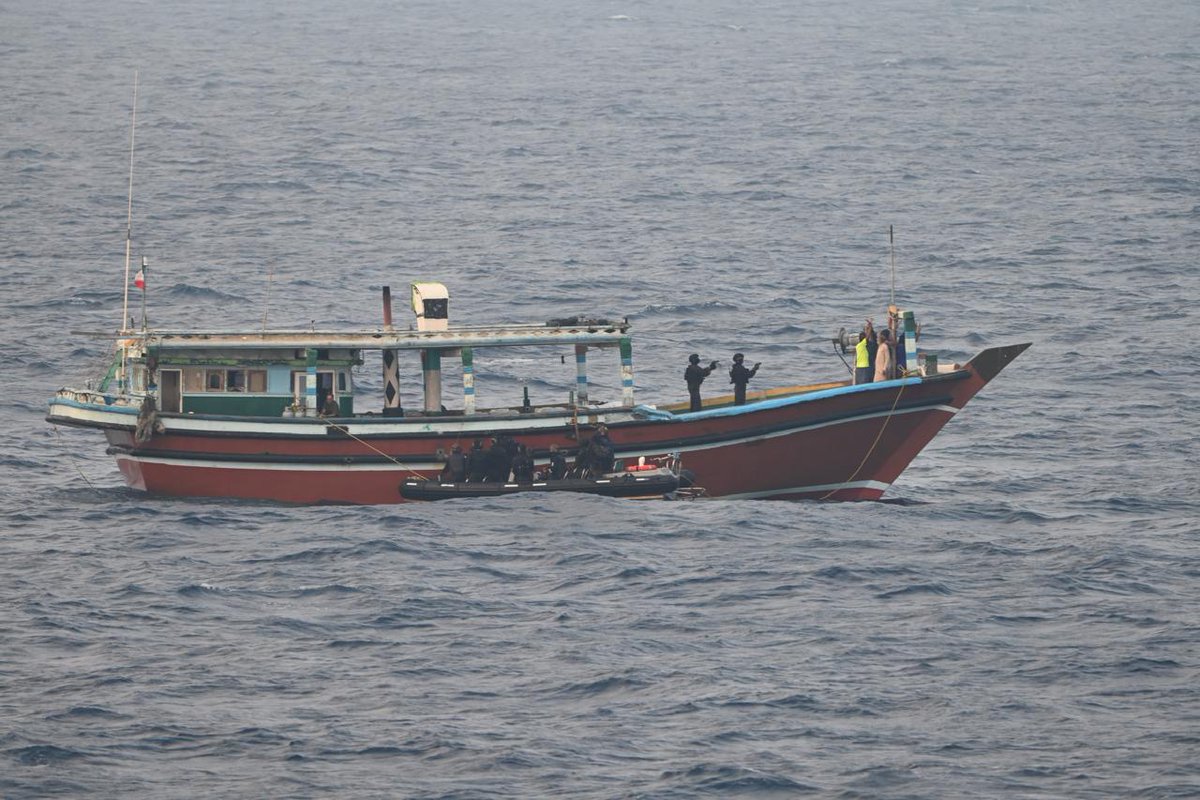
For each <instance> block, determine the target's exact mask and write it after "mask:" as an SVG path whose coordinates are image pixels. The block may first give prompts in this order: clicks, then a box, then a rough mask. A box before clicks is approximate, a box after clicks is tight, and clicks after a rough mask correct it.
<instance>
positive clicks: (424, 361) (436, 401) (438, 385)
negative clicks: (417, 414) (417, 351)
mask: <svg viewBox="0 0 1200 800" xmlns="http://www.w3.org/2000/svg"><path fill="white" fill-rule="evenodd" d="M421 373H422V375H423V377H424V379H425V411H426V413H428V412H434V413H437V412H440V411H441V410H442V351H441V350H435V349H433V348H430V349H429V350H422V351H421Z"/></svg>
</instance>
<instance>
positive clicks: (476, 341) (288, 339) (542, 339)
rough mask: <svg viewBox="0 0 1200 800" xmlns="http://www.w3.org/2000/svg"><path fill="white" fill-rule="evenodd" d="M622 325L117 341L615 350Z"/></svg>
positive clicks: (624, 330)
mask: <svg viewBox="0 0 1200 800" xmlns="http://www.w3.org/2000/svg"><path fill="white" fill-rule="evenodd" d="M630 327H631V326H630V325H629V323H628V322H625V321H622V322H616V323H609V324H604V325H578V326H571V327H556V326H552V325H480V326H474V325H473V326H459V327H454V328H450V329H448V330H444V331H410V330H385V329H383V328H377V329H375V330H367V331H247V332H222V331H199V330H195V331H188V330H179V331H170V330H148V331H131V332H128V333H123V334H120V338H123V339H134V340H137V339H141V340H143V342H144V343H145V345H147V346H149V347H156V348H158V349H160V350H195V349H199V348H203V349H205V350H214V349H215V350H222V349H229V350H236V349H258V350H261V349H264V348H280V349H300V348H317V349H326V348H349V349H356V350H425V349H428V348H431V347H436V348H459V347H519V346H529V345H555V344H558V345H576V344H583V345H588V346H595V347H604V346H615V345H617V344H619V343H620V341H621V340H622V339H623V338H625V337H626V336H627V335H628V331H629V329H630Z"/></svg>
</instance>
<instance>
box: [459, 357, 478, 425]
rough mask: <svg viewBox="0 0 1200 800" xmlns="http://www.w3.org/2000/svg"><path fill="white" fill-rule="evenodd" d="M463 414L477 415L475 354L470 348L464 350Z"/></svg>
mask: <svg viewBox="0 0 1200 800" xmlns="http://www.w3.org/2000/svg"><path fill="white" fill-rule="evenodd" d="M462 375H463V413H464V414H474V413H475V353H474V351H473V350H472V349H471V348H469V347H464V348H463V349H462Z"/></svg>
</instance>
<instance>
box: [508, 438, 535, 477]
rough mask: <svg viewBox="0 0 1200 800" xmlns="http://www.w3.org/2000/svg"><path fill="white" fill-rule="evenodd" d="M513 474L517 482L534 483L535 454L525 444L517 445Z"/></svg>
mask: <svg viewBox="0 0 1200 800" xmlns="http://www.w3.org/2000/svg"><path fill="white" fill-rule="evenodd" d="M512 475H513V480H514V481H516V482H517V483H533V455H532V454H531V453H530V452H529V448H528V447H526V446H525V445H523V444H518V445H517V454H516V455H515V456H513V461H512Z"/></svg>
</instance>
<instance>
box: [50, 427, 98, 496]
mask: <svg viewBox="0 0 1200 800" xmlns="http://www.w3.org/2000/svg"><path fill="white" fill-rule="evenodd" d="M52 427H53V428H54V435H55V436H57V437H58V439H59V441H60V442H62V443H63V445H64V446H66V440H64V439H63V438H62V431H60V430H59V429H58V426H57V425H53V426H52ZM69 452H70V453H71V466H73V467H75V471H76V472H78V473H79V477H81V478H83V482H84V483H86V484H87V485H88V488H89V489H91V490H93V491H95V489H96V486H95V484H93V483H92V482H91V481H89V480H88V476H87V475H84V474H83V470H82V469H80V468H79V461H78V453H76V452H75V450H70V451H69Z"/></svg>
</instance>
